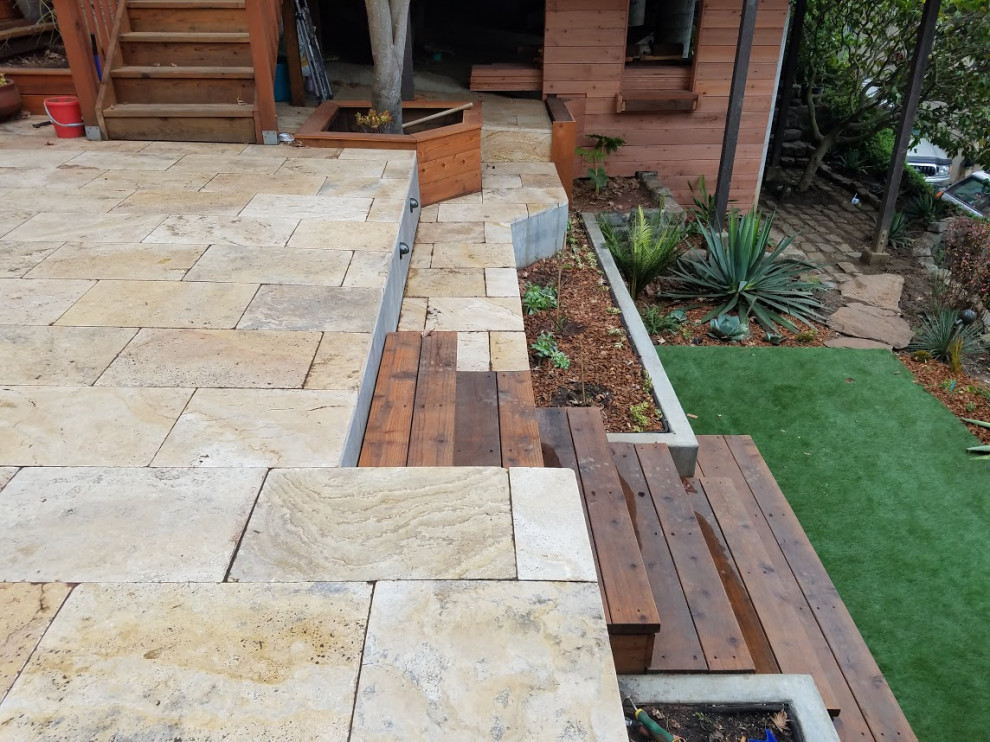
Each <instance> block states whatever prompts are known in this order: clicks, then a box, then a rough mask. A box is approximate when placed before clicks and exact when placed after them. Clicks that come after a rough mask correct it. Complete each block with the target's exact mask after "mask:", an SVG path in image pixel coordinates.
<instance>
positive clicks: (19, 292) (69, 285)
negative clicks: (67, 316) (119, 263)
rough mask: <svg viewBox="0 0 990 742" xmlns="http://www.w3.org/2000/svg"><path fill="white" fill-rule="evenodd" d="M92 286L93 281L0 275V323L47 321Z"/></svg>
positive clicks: (47, 323)
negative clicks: (1, 277) (31, 278)
mask: <svg viewBox="0 0 990 742" xmlns="http://www.w3.org/2000/svg"><path fill="white" fill-rule="evenodd" d="M93 286H94V283H93V281H70V280H56V279H37V280H30V279H27V278H4V279H0V325H49V324H51V323H52V322H54V321H55V320H57V319H58V318H59V317H61V316H62V315H63V314H64V313H65V312H66V311H67V310H68V309H69V307H71V306H72V305H73V304H75V303H76V302H77V301H79V299H80V297H82V296H83V294H85V293H86V292H87V291H89V290H90V289H91V288H93Z"/></svg>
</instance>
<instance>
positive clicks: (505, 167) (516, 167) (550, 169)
mask: <svg viewBox="0 0 990 742" xmlns="http://www.w3.org/2000/svg"><path fill="white" fill-rule="evenodd" d="M485 167H486V168H491V172H492V173H495V174H497V175H529V174H533V173H542V174H546V173H556V172H557V168H556V166H555V165H554V164H553V163H552V162H549V161H546V162H497V163H492V164H490V165H489V164H488V163H485ZM486 172H488V170H486Z"/></svg>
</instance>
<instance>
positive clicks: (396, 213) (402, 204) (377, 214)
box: [368, 198, 406, 222]
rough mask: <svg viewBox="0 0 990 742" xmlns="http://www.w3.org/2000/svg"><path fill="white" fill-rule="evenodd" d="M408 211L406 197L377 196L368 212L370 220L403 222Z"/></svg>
mask: <svg viewBox="0 0 990 742" xmlns="http://www.w3.org/2000/svg"><path fill="white" fill-rule="evenodd" d="M405 213H406V201H405V199H394V198H376V199H375V200H374V203H372V204H371V210H370V211H369V212H368V221H369V222H401V221H402V217H403V216H404V215H405Z"/></svg>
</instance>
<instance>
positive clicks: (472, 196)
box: [441, 191, 483, 206]
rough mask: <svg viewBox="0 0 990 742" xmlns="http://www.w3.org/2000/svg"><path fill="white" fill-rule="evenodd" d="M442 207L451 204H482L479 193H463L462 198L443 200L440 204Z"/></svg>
mask: <svg viewBox="0 0 990 742" xmlns="http://www.w3.org/2000/svg"><path fill="white" fill-rule="evenodd" d="M441 203H442V204H443V205H447V206H449V205H451V204H480V203H483V201H482V198H481V191H478V192H476V193H465V194H464V195H463V196H455V197H454V198H448V199H444V200H443V201H442V202H441Z"/></svg>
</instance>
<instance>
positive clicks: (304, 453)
mask: <svg viewBox="0 0 990 742" xmlns="http://www.w3.org/2000/svg"><path fill="white" fill-rule="evenodd" d="M356 400H357V395H356V393H355V392H351V391H336V390H333V391H323V390H309V389H306V390H302V389H290V390H274V389H200V390H198V391H197V392H196V394H195V395H194V396H193V398H192V400H191V401H190V403H189V406H188V407H187V408H186V410H185V412H184V413H183V414H182V417H180V418H179V420H178V422H177V423H176V424H175V427H174V428H173V429H172V432H171V433H170V434H169V436H168V438H167V439H166V441H165V443H164V444H163V445H162V447H161V450H160V451H159V452H158V455H157V456H155V460H154V466H221V467H222V466H267V467H274V466H291V467H295V466H339V465H340V458H341V453H342V450H343V444H344V438H345V436H346V434H347V428H348V425H349V424H350V421H351V416H352V415H353V412H354V406H355V404H356Z"/></svg>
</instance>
